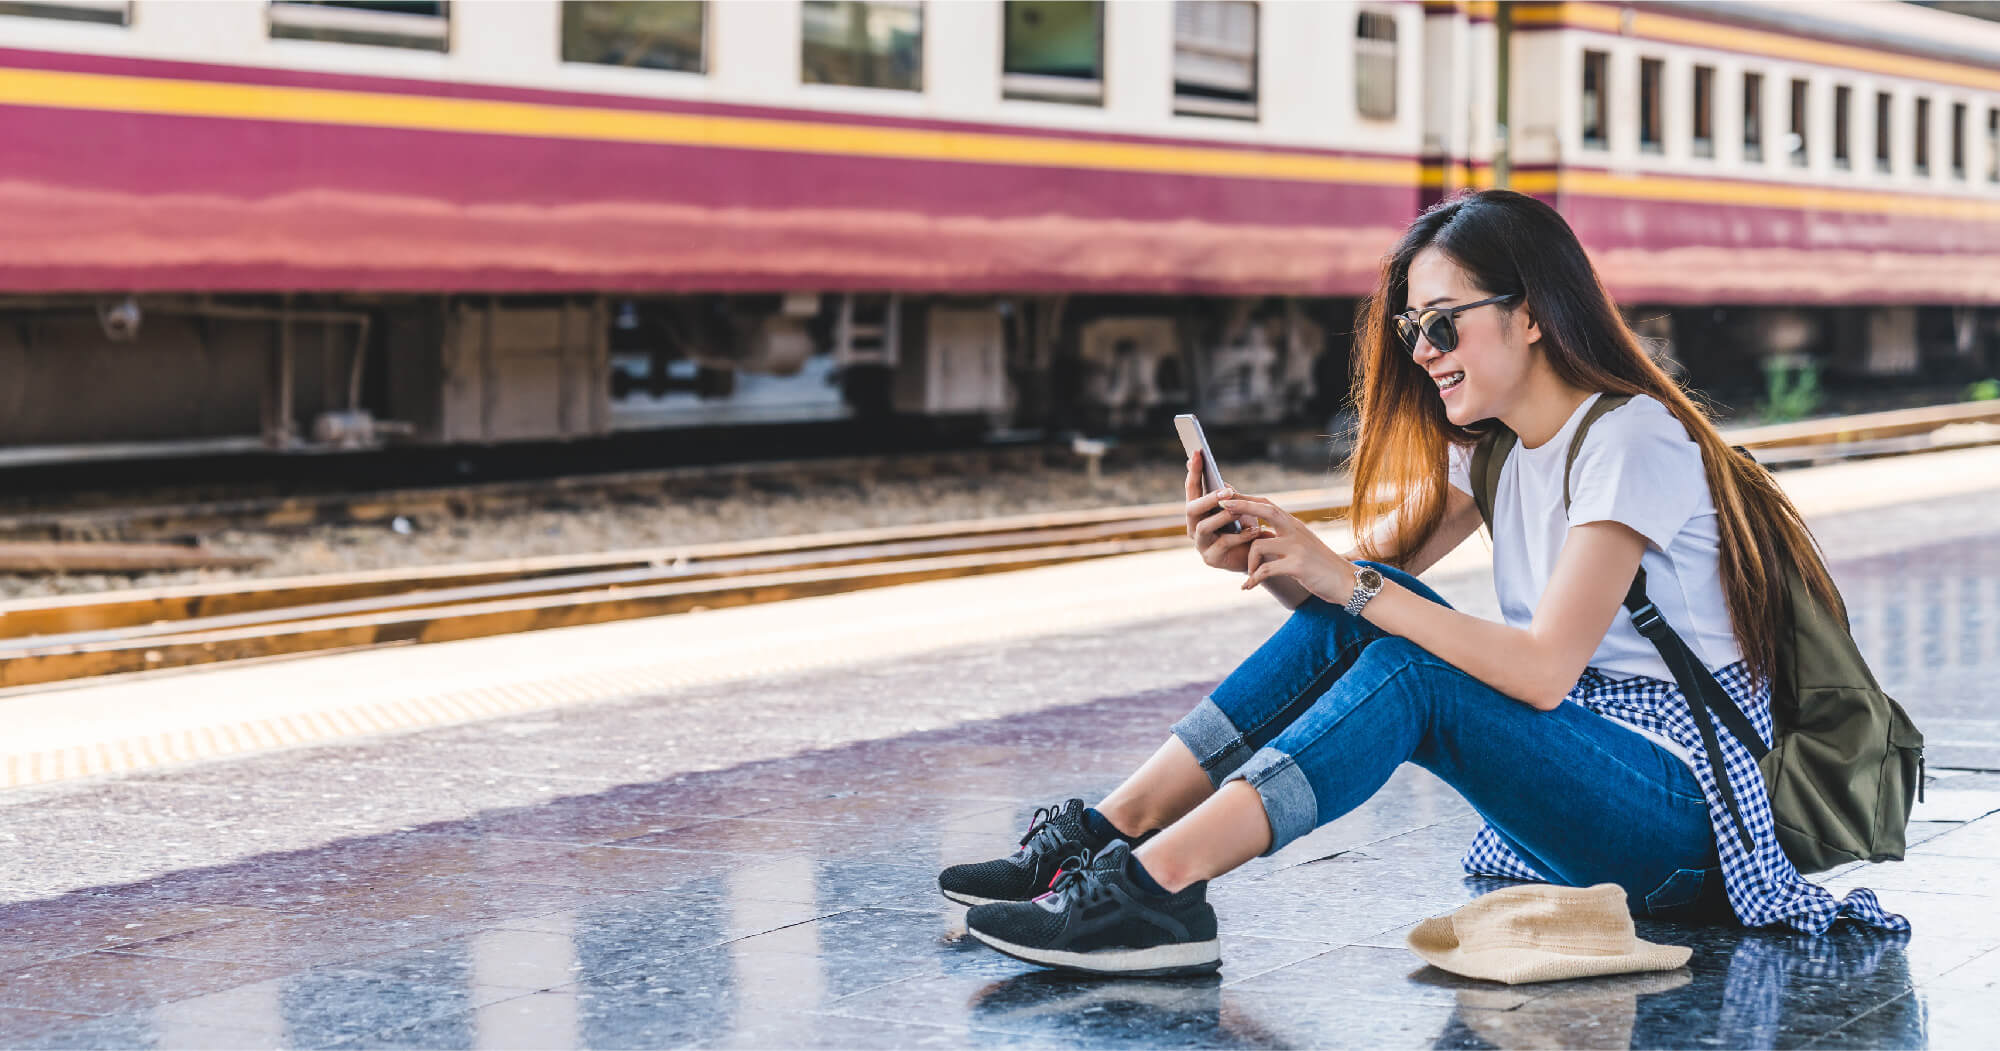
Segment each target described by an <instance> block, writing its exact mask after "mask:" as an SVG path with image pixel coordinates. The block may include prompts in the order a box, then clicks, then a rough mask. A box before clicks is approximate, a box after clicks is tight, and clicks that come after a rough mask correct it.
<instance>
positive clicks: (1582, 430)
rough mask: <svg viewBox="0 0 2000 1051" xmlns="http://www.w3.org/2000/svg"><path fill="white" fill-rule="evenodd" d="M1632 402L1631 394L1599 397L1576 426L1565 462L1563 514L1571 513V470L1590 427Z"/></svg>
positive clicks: (1581, 449)
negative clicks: (1607, 414) (1611, 412)
mask: <svg viewBox="0 0 2000 1051" xmlns="http://www.w3.org/2000/svg"><path fill="white" fill-rule="evenodd" d="M1631 400H1632V395H1630V394H1605V395H1601V396H1599V397H1598V399H1597V401H1596V403H1595V404H1593V405H1591V407H1590V411H1589V412H1586V413H1584V414H1583V422H1582V423H1579V424H1577V425H1576V433H1575V434H1573V435H1571V436H1570V439H1569V455H1568V457H1567V458H1565V459H1564V460H1563V513H1564V514H1568V513H1569V469H1570V468H1572V467H1575V466H1576V454H1577V453H1580V452H1582V451H1583V436H1584V435H1586V434H1589V433H1590V425H1591V424H1593V423H1596V422H1597V421H1598V419H1599V418H1600V417H1602V416H1603V415H1604V414H1605V413H1608V412H1610V411H1611V410H1613V409H1615V408H1617V407H1619V406H1620V405H1623V404H1625V403H1626V402H1628V401H1631Z"/></svg>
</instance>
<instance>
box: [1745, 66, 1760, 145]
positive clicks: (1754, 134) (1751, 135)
mask: <svg viewBox="0 0 2000 1051" xmlns="http://www.w3.org/2000/svg"><path fill="white" fill-rule="evenodd" d="M1743 159H1744V160H1745V161H1749V162H1751V163H1755V164H1762V163H1763V162H1764V74H1762V73H1755V72H1749V71H1745V72H1744V74H1743Z"/></svg>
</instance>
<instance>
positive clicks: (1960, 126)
mask: <svg viewBox="0 0 2000 1051" xmlns="http://www.w3.org/2000/svg"><path fill="white" fill-rule="evenodd" d="M1951 177H1952V178H1954V179H1963V178H1965V103H1963V102H1954V103H1952V104H1951Z"/></svg>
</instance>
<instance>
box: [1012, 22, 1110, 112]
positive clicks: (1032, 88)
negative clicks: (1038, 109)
mask: <svg viewBox="0 0 2000 1051" xmlns="http://www.w3.org/2000/svg"><path fill="white" fill-rule="evenodd" d="M1086 6H1087V7H1089V8H1090V10H1091V13H1092V16H1093V22H1094V28H1093V30H1092V32H1093V33H1094V34H1095V37H1096V40H1095V41H1094V43H1095V57H1094V58H1093V60H1092V68H1093V70H1094V71H1095V75H1094V76H1088V77H1086V76H1078V75H1075V74H1069V73H1052V72H1046V71H1045V72H1027V71H1023V70H1017V69H1012V68H1009V67H1010V63H1012V62H1013V61H1014V58H1013V57H1011V53H1012V52H1014V51H1015V50H1016V49H1015V47H1014V44H1015V37H1014V32H1015V29H1014V18H1013V16H1014V15H1015V13H1016V12H1019V13H1021V14H1023V15H1025V14H1027V13H1028V12H1029V10H1030V8H1031V7H1033V8H1044V9H1046V8H1053V9H1056V10H1062V9H1065V8H1068V9H1077V10H1080V9H1082V8H1084V7H1086ZM1104 80H1105V78H1104V0H1088V3H1079V2H1077V0H1002V3H1001V4H1000V97H1001V98H1003V99H1007V100H1009V101H1020V102H1055V103H1063V104H1068V105H1075V106H1103V105H1104V104H1105V83H1104Z"/></svg>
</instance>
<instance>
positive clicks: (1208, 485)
mask: <svg viewBox="0 0 2000 1051" xmlns="http://www.w3.org/2000/svg"><path fill="white" fill-rule="evenodd" d="M1174 430H1175V431H1176V432H1178V433H1179V434H1180V436H1181V448H1182V449H1183V450H1185V451H1186V452H1187V454H1188V458H1189V459H1194V458H1195V457H1196V456H1197V455H1198V456H1200V457H1201V483H1202V485H1201V495H1202V496H1207V495H1208V494H1210V493H1213V492H1216V491H1217V490H1220V489H1223V488H1225V484H1224V482H1223V481H1222V472H1221V470H1219V469H1218V468H1217V467H1216V466H1215V454H1214V453H1213V452H1210V451H1209V448H1208V435H1206V434H1203V433H1202V430H1201V421H1200V420H1198V419H1195V418H1194V415H1193V414H1192V413H1186V412H1184V413H1181V414H1180V415H1178V416H1176V417H1174ZM1216 510H1217V511H1219V510H1220V508H1217V509H1216ZM1209 513H1210V514H1214V513H1215V511H1211V512H1209ZM1204 517H1205V516H1204ZM1222 531H1223V532H1225V533H1240V532H1242V531H1243V525H1242V523H1240V522H1238V521H1236V519H1235V518H1233V517H1232V518H1231V519H1230V520H1229V521H1228V522H1227V523H1225V524H1224V525H1223V526H1222Z"/></svg>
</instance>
